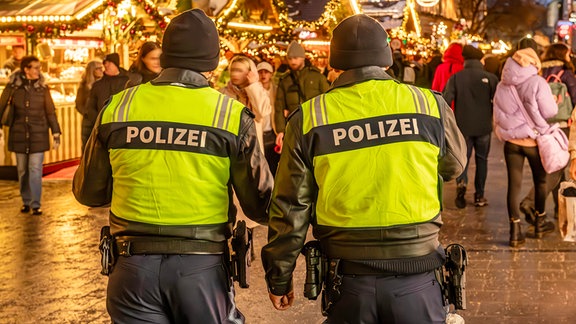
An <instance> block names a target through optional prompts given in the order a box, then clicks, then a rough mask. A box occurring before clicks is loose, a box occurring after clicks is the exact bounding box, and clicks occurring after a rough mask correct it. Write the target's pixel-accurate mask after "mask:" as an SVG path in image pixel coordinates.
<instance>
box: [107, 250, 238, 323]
mask: <svg viewBox="0 0 576 324" xmlns="http://www.w3.org/2000/svg"><path fill="white" fill-rule="evenodd" d="M228 280H229V278H228V275H227V271H226V269H225V267H224V264H223V260H222V256H221V255H135V256H131V257H119V259H118V262H117V263H116V266H115V267H114V271H113V272H112V274H111V275H110V278H109V280H108V294H107V298H106V307H107V309H108V313H109V314H110V317H111V318H112V321H113V322H114V323H117V324H121V323H155V324H168V323H201V324H204V323H244V316H243V315H242V314H241V313H240V311H239V310H238V309H237V308H236V304H235V303H234V287H231V288H230V289H228V286H229V285H228Z"/></svg>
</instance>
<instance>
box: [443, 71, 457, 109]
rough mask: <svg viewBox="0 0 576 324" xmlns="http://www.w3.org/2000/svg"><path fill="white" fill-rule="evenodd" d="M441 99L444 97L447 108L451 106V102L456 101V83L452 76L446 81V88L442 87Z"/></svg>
mask: <svg viewBox="0 0 576 324" xmlns="http://www.w3.org/2000/svg"><path fill="white" fill-rule="evenodd" d="M442 97H444V100H445V101H446V102H447V103H448V105H449V106H451V105H452V101H454V100H455V99H456V81H455V77H454V75H453V76H451V77H450V79H448V82H447V83H446V87H444V91H443V92H442Z"/></svg>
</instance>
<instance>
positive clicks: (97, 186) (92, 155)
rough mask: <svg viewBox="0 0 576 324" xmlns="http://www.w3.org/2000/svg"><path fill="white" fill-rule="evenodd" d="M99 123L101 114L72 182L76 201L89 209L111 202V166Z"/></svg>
mask: <svg viewBox="0 0 576 324" xmlns="http://www.w3.org/2000/svg"><path fill="white" fill-rule="evenodd" d="M102 111H104V109H103V110H102ZM101 121H102V114H100V115H99V116H98V118H97V122H96V126H95V127H94V128H93V129H92V134H90V138H89V139H88V143H86V149H85V150H84V154H83V155H82V159H81V160H80V166H79V167H78V169H77V170H76V173H75V174H74V180H73V182H72V192H73V193H74V197H76V200H78V202H80V203H81V204H83V205H86V206H91V207H99V206H104V205H107V204H109V203H110V202H111V201H112V166H111V165H110V156H109V155H108V149H107V147H106V145H105V142H104V141H102V139H101V138H100V137H101V135H100V123H101Z"/></svg>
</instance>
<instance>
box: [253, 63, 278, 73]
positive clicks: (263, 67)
mask: <svg viewBox="0 0 576 324" xmlns="http://www.w3.org/2000/svg"><path fill="white" fill-rule="evenodd" d="M260 70H265V71H268V72H270V73H274V68H273V67H272V65H270V63H268V62H260V63H258V65H256V71H260Z"/></svg>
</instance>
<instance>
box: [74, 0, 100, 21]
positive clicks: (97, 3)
mask: <svg viewBox="0 0 576 324" xmlns="http://www.w3.org/2000/svg"><path fill="white" fill-rule="evenodd" d="M103 2H104V1H103V0H99V1H95V2H94V3H93V4H92V5H91V6H88V7H86V9H84V10H82V11H80V12H78V13H77V14H76V16H75V17H76V19H81V18H82V17H84V16H86V15H87V14H89V13H91V12H92V11H94V9H96V8H98V7H99V6H101V5H102V3H103Z"/></svg>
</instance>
